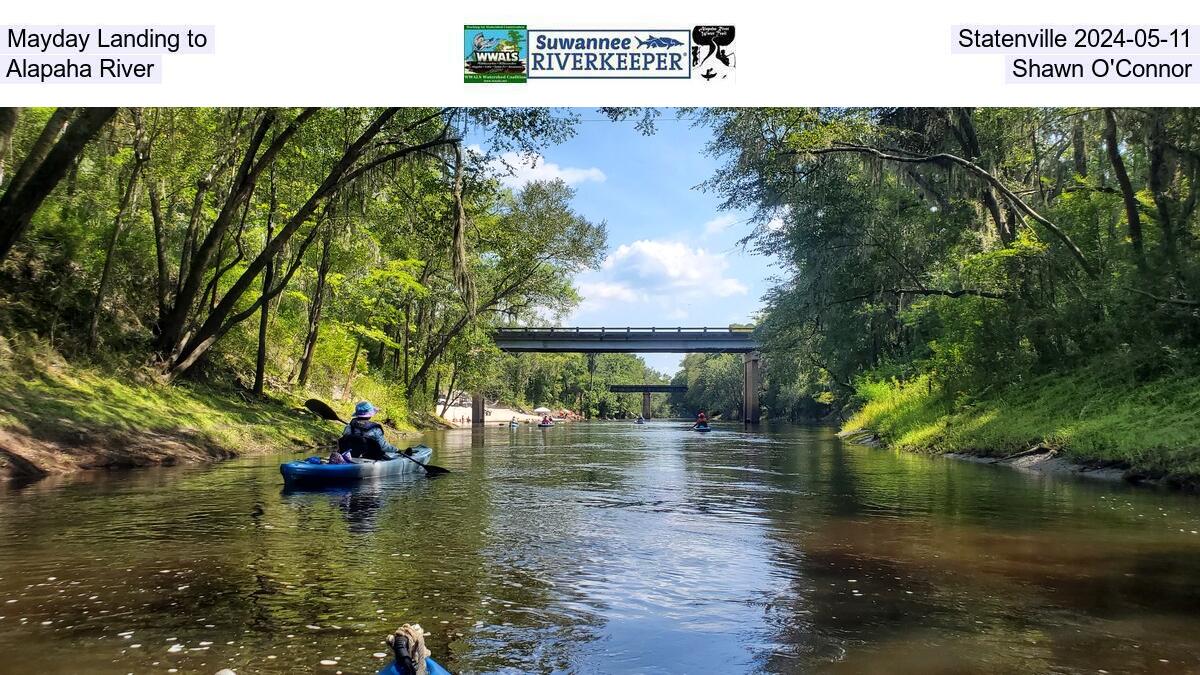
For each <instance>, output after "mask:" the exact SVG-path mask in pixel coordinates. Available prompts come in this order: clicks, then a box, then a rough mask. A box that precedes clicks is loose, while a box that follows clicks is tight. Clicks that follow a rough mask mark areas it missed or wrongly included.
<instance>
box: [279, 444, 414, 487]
mask: <svg viewBox="0 0 1200 675" xmlns="http://www.w3.org/2000/svg"><path fill="white" fill-rule="evenodd" d="M412 451H413V453H412V458H413V459H415V460H417V462H421V463H422V464H424V463H425V462H428V461H429V457H430V456H431V455H433V448H431V447H429V446H427V445H415V446H413V449H412ZM393 457H395V459H390V460H388V461H386V462H372V461H365V462H361V463H358V462H356V463H352V464H311V463H309V462H307V461H304V462H286V463H284V464H280V465H279V473H281V474H283V482H284V483H286V484H288V485H294V484H309V485H314V484H315V485H320V484H327V483H347V482H351V481H356V480H362V479H364V478H375V477H378V476H398V475H400V474H405V473H413V472H418V471H421V472H423V471H424V469H422V468H421V467H420V465H418V464H417V462H413V461H410V460H407V459H404V458H403V457H400V456H398V455H393Z"/></svg>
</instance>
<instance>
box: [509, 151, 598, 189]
mask: <svg viewBox="0 0 1200 675" xmlns="http://www.w3.org/2000/svg"><path fill="white" fill-rule="evenodd" d="M488 168H489V169H491V171H492V173H493V174H494V175H495V176H496V177H497V178H498V179H500V182H501V183H502V184H503V185H505V186H506V187H510V188H513V189H514V190H516V189H520V188H522V187H524V186H525V184H526V183H529V182H531V181H535V180H551V181H552V180H562V181H563V182H564V183H566V184H567V185H577V184H579V183H585V182H588V181H593V182H596V183H603V182H604V181H605V180H607V179H608V177H607V176H605V175H604V172H603V171H601V170H600V169H598V168H596V167H594V166H593V167H587V168H582V167H574V166H560V165H558V164H555V163H554V162H548V161H546V158H545V157H543V156H541V155H538V154H531V155H526V154H521V153H517V152H506V153H504V154H502V155H500V157H499V158H497V159H493V160H491V161H490V162H488Z"/></svg>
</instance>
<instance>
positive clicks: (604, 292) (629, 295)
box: [579, 281, 638, 302]
mask: <svg viewBox="0 0 1200 675" xmlns="http://www.w3.org/2000/svg"><path fill="white" fill-rule="evenodd" d="M579 294H580V295H581V296H583V297H584V298H587V299H588V300H592V301H604V300H618V301H621V302H633V301H635V300H637V299H638V293H637V292H636V291H634V290H633V289H632V288H630V287H629V286H626V285H625V284H620V283H613V282H611V281H582V282H580V283H579Z"/></svg>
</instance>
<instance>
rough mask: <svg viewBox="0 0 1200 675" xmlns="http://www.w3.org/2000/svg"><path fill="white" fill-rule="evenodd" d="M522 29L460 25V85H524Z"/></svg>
mask: <svg viewBox="0 0 1200 675" xmlns="http://www.w3.org/2000/svg"><path fill="white" fill-rule="evenodd" d="M527 35H528V34H527V32H526V30H525V26H463V51H464V52H465V70H464V71H463V81H464V82H524V81H525V61H526V59H527V58H528V56H529V40H528V38H527Z"/></svg>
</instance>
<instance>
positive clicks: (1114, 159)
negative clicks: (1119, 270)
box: [1104, 108, 1146, 272]
mask: <svg viewBox="0 0 1200 675" xmlns="http://www.w3.org/2000/svg"><path fill="white" fill-rule="evenodd" d="M1104 145H1105V150H1106V151H1107V152H1108V162H1109V163H1110V164H1112V167H1113V174H1114V175H1115V176H1116V177H1117V184H1118V185H1120V186H1121V199H1122V200H1123V202H1124V204H1125V222H1126V223H1127V224H1128V227H1129V243H1130V244H1131V245H1132V246H1133V261H1134V263H1135V264H1136V265H1137V267H1138V270H1140V271H1142V272H1145V271H1146V254H1145V251H1144V250H1143V248H1142V221H1141V218H1140V217H1139V216H1138V202H1137V193H1135V192H1134V190H1133V184H1132V183H1131V182H1130V181H1129V172H1127V171H1126V170H1125V161H1124V160H1123V159H1121V149H1120V145H1119V143H1118V141H1117V115H1116V112H1115V111H1113V109H1112V108H1105V109H1104Z"/></svg>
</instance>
